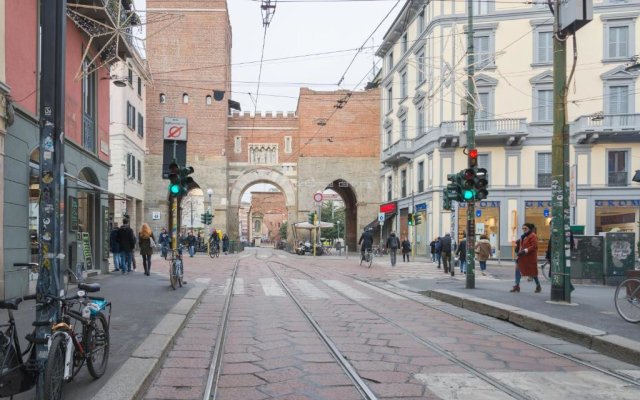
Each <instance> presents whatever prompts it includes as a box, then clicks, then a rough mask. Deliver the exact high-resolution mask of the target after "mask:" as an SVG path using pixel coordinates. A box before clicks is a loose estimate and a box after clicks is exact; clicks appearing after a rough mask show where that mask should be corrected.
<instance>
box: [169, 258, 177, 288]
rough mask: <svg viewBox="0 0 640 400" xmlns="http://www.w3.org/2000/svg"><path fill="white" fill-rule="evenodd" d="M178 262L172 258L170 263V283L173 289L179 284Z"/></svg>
mask: <svg viewBox="0 0 640 400" xmlns="http://www.w3.org/2000/svg"><path fill="white" fill-rule="evenodd" d="M176 262H177V261H176V260H172V261H171V264H169V284H170V285H171V289H173V290H176V286H178V279H177V273H176Z"/></svg>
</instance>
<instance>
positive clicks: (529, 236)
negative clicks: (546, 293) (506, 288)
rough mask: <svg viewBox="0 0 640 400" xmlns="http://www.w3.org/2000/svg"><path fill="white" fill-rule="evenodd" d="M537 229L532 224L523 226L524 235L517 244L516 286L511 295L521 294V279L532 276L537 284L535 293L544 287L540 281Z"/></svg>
mask: <svg viewBox="0 0 640 400" xmlns="http://www.w3.org/2000/svg"><path fill="white" fill-rule="evenodd" d="M535 230H536V227H535V225H533V224H531V223H525V224H524V225H522V235H521V236H520V239H519V240H518V241H517V242H516V252H517V254H518V257H517V258H516V284H515V285H514V286H513V288H512V289H511V290H510V292H511V293H518V292H520V278H521V277H523V276H531V277H533V280H534V281H535V282H536V289H535V291H534V292H535V293H540V292H541V291H542V287H541V286H540V281H539V280H538V237H537V236H536V233H535Z"/></svg>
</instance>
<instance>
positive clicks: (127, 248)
mask: <svg viewBox="0 0 640 400" xmlns="http://www.w3.org/2000/svg"><path fill="white" fill-rule="evenodd" d="M118 245H119V246H120V270H121V271H122V273H123V274H124V273H129V272H131V265H132V262H133V261H132V260H133V249H134V248H135V247H136V235H135V234H134V233H133V229H131V227H130V226H129V218H123V219H122V225H121V226H120V228H119V229H118Z"/></svg>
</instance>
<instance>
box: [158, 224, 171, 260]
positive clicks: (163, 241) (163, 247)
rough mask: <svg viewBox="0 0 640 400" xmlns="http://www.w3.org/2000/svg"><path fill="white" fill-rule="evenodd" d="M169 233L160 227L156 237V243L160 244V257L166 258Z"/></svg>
mask: <svg viewBox="0 0 640 400" xmlns="http://www.w3.org/2000/svg"><path fill="white" fill-rule="evenodd" d="M169 241H170V239H169V234H168V233H167V230H166V229H165V228H162V231H161V232H160V236H159V237H158V244H159V245H160V255H161V256H162V258H164V259H166V258H167V252H168V251H169Z"/></svg>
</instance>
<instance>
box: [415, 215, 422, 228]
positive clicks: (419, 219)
mask: <svg viewBox="0 0 640 400" xmlns="http://www.w3.org/2000/svg"><path fill="white" fill-rule="evenodd" d="M421 223H422V215H421V214H418V213H416V214H413V224H414V225H420V224H421Z"/></svg>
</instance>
